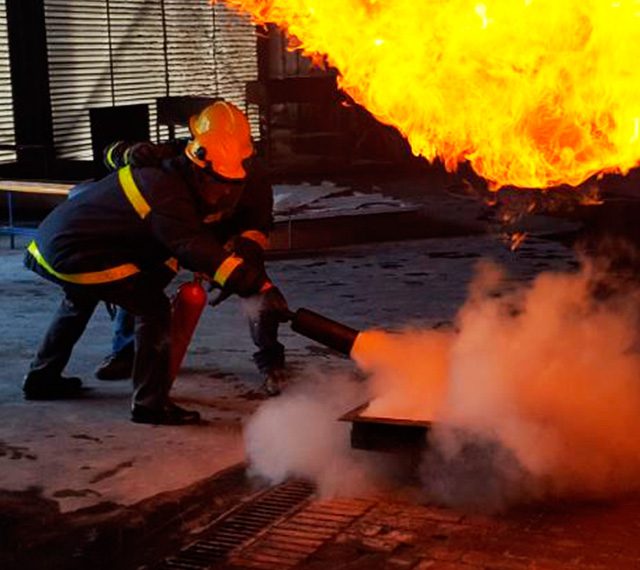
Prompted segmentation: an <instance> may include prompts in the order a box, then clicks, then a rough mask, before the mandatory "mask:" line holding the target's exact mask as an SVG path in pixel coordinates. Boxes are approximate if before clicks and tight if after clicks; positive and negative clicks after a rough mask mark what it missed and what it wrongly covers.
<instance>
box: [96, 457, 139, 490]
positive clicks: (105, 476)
mask: <svg viewBox="0 0 640 570" xmlns="http://www.w3.org/2000/svg"><path fill="white" fill-rule="evenodd" d="M131 467H133V461H123V462H122V463H119V464H118V465H116V466H115V467H114V468H113V469H108V470H107V471H103V472H102V473H98V474H97V475H96V476H95V477H94V478H93V479H91V480H90V481H89V482H90V483H91V484H92V485H93V484H95V483H99V482H100V481H104V480H105V479H109V478H110V477H114V476H115V475H117V474H118V473H120V471H123V470H124V469H129V468H131Z"/></svg>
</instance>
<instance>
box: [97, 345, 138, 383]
mask: <svg viewBox="0 0 640 570" xmlns="http://www.w3.org/2000/svg"><path fill="white" fill-rule="evenodd" d="M134 357H135V351H134V348H133V345H130V346H127V347H126V348H123V349H122V350H121V351H120V352H115V353H113V354H110V355H109V356H107V357H106V358H105V359H104V360H103V361H102V362H101V363H100V365H99V366H98V368H96V371H95V376H96V378H97V379H98V380H126V379H128V378H131V373H132V372H133V359H134Z"/></svg>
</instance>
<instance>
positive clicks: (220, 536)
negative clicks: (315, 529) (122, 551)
mask: <svg viewBox="0 0 640 570" xmlns="http://www.w3.org/2000/svg"><path fill="white" fill-rule="evenodd" d="M313 490H314V489H313V487H312V486H311V485H310V484H309V483H306V482H304V481H289V482H287V483H283V484H281V485H278V486H277V487H274V488H273V489H269V490H268V491H265V492H264V493H263V494H262V495H260V496H258V497H257V498H255V499H253V500H252V501H251V502H249V503H248V504H246V505H241V506H239V507H237V508H235V509H234V510H233V511H232V512H231V513H227V514H226V515H224V517H223V518H222V519H220V520H218V521H216V522H215V523H213V525H212V526H211V527H210V528H209V529H208V530H207V531H205V533H204V534H203V536H202V538H200V539H199V540H198V541H196V542H194V543H193V544H191V545H190V546H188V547H187V548H185V549H184V550H182V551H181V552H180V553H179V554H178V555H177V556H175V557H171V558H167V559H166V560H164V561H163V562H162V563H161V564H160V566H159V567H158V570H209V569H211V568H213V567H215V565H216V564H218V563H220V562H221V561H222V560H225V559H226V558H227V557H228V556H229V554H230V553H231V552H232V551H234V550H236V549H238V548H240V547H241V546H243V545H245V544H248V543H250V542H251V541H252V540H254V539H255V538H256V536H257V535H259V534H260V533H261V532H262V531H264V530H265V529H266V528H268V527H270V526H272V525H274V524H275V523H277V522H279V521H281V520H282V519H285V518H286V517H287V516H288V515H290V514H291V513H292V512H294V511H295V510H296V509H299V508H300V506H301V505H302V504H303V503H304V502H305V501H306V500H307V499H308V498H309V497H310V496H311V494H312V493H313Z"/></svg>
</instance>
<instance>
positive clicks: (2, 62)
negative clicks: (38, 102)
mask: <svg viewBox="0 0 640 570" xmlns="http://www.w3.org/2000/svg"><path fill="white" fill-rule="evenodd" d="M15 142H16V141H15V131H14V120H13V103H12V95H11V70H10V64H9V42H8V37H7V9H6V3H5V0H0V163H5V162H13V161H15V160H16V153H15V151H13V150H2V145H8V146H12V145H15Z"/></svg>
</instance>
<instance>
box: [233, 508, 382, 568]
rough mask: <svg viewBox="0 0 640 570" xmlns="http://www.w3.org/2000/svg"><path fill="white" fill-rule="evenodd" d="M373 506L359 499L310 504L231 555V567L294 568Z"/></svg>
mask: <svg viewBox="0 0 640 570" xmlns="http://www.w3.org/2000/svg"><path fill="white" fill-rule="evenodd" d="M373 505H374V503H373V502H371V501H367V500H361V499H341V500H332V501H314V502H311V503H309V504H307V505H306V506H305V507H304V508H302V509H301V510H299V511H298V512H296V513H295V514H293V515H292V516H290V517H288V518H286V519H284V520H281V521H280V522H278V523H276V524H274V525H273V526H271V527H270V528H269V530H267V531H266V532H265V533H263V534H262V535H260V537H258V539H257V540H255V541H254V542H252V543H250V544H248V545H247V546H246V547H244V548H242V549H240V550H236V551H234V553H233V554H232V556H231V558H230V563H231V564H232V565H233V566H237V567H241V568H256V569H259V570H287V569H291V568H294V567H295V566H297V565H298V564H300V563H301V562H303V561H304V560H305V559H307V558H308V557H309V556H310V555H311V554H313V553H314V552H315V551H316V550H317V549H318V548H320V547H321V546H322V545H323V544H324V543H326V542H327V541H329V540H331V539H333V538H335V537H336V536H337V535H338V534H339V533H340V532H342V531H344V530H345V529H346V528H347V527H348V526H349V525H351V523H353V522H354V521H355V520H356V519H357V518H359V517H361V516H362V515H363V514H364V513H365V512H367V511H368V510H369V509H370V508H371V507H372V506H373Z"/></svg>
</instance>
